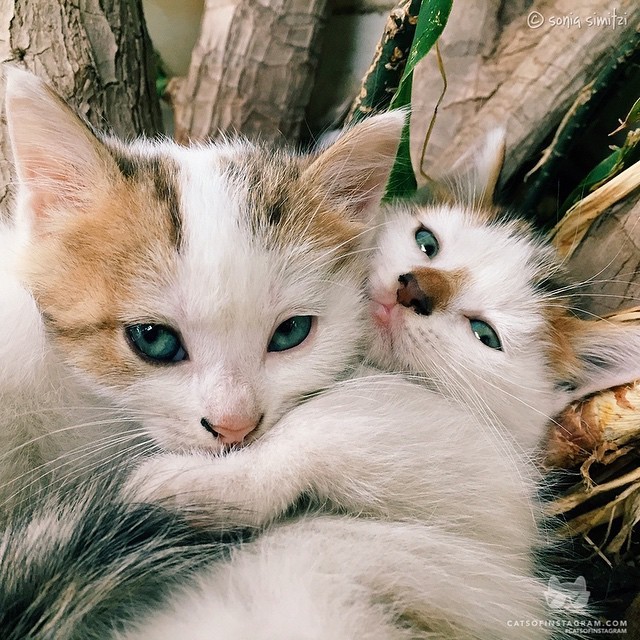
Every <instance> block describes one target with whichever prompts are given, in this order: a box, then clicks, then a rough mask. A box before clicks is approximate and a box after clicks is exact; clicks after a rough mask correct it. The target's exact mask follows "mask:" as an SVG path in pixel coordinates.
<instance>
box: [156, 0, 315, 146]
mask: <svg viewBox="0 0 640 640" xmlns="http://www.w3.org/2000/svg"><path fill="white" fill-rule="evenodd" d="M326 4H327V3H326V0H236V1H233V0H231V1H230V2H228V3H225V4H224V5H223V6H221V3H220V2H216V1H215V0H209V1H208V2H207V4H206V6H205V11H204V15H203V19H202V27H201V32H200V38H199V40H198V42H197V44H196V46H195V48H194V50H193V54H192V58H191V65H190V68H189V73H188V75H187V77H186V78H185V79H174V80H173V81H172V82H171V83H170V86H169V90H168V91H169V95H170V97H171V100H172V103H173V106H174V115H175V137H176V139H177V140H178V141H180V142H187V141H189V140H203V139H207V138H211V137H215V136H217V135H218V133H219V132H220V131H239V132H241V133H243V134H245V135H247V136H250V137H255V136H258V137H260V138H261V139H263V140H278V139H281V138H284V139H285V140H296V139H297V137H298V135H299V132H300V125H301V123H302V120H303V118H304V110H305V108H306V106H307V102H308V100H309V96H310V94H311V89H312V87H313V79H314V76H315V69H316V63H317V60H318V55H319V47H320V39H319V36H320V32H321V27H322V25H323V23H324V19H325V13H326Z"/></svg>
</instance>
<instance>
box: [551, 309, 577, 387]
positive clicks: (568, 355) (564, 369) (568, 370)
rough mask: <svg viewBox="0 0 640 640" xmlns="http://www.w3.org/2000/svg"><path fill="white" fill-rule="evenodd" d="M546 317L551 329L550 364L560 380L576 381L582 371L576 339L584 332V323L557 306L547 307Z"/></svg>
mask: <svg viewBox="0 0 640 640" xmlns="http://www.w3.org/2000/svg"><path fill="white" fill-rule="evenodd" d="M544 315H545V317H546V320H547V322H548V326H549V327H550V332H549V336H548V337H549V341H550V349H549V363H550V365H551V367H552V368H553V370H554V371H555V372H556V373H557V375H558V379H559V380H566V381H571V380H574V379H575V377H576V375H577V373H578V372H579V370H580V363H579V360H578V356H577V355H576V351H575V347H574V344H575V337H576V336H577V335H578V334H579V333H580V332H581V331H582V325H583V321H582V320H579V319H578V318H575V317H573V316H571V315H569V313H568V312H567V311H566V309H561V308H558V307H557V306H553V307H550V306H549V307H546V309H544Z"/></svg>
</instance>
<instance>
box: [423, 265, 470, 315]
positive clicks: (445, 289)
mask: <svg viewBox="0 0 640 640" xmlns="http://www.w3.org/2000/svg"><path fill="white" fill-rule="evenodd" d="M412 273H413V275H414V276H415V278H416V281H417V282H418V285H419V287H420V289H421V290H422V291H423V292H424V293H425V294H426V295H427V296H428V297H429V298H430V299H431V300H432V303H433V309H434V310H435V309H437V310H442V309H444V308H445V307H446V306H447V304H449V302H450V301H451V300H452V298H454V297H455V296H456V295H457V293H458V292H459V291H460V287H461V286H462V283H463V282H464V281H465V278H468V272H467V270H466V269H456V270H455V271H442V270H440V269H432V268H431V267H421V268H418V269H415V270H414V271H412Z"/></svg>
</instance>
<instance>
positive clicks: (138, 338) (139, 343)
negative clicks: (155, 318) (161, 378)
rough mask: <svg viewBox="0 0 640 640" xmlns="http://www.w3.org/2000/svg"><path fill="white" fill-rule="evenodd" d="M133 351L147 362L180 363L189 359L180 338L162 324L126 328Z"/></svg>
mask: <svg viewBox="0 0 640 640" xmlns="http://www.w3.org/2000/svg"><path fill="white" fill-rule="evenodd" d="M126 332H127V336H128V338H129V341H130V342H131V345H132V347H133V349H134V350H135V351H136V352H137V354H138V355H139V356H141V357H142V358H144V359H145V360H153V361H154V362H163V363H167V362H169V363H171V362H180V361H181V360H186V359H187V352H186V351H185V349H184V347H183V346H182V343H181V342H180V338H179V337H178V335H177V333H176V332H175V331H174V330H173V329H171V328H170V327H165V326H164V325H162V324H134V325H131V326H130V327H127V328H126Z"/></svg>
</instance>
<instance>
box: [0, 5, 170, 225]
mask: <svg viewBox="0 0 640 640" xmlns="http://www.w3.org/2000/svg"><path fill="white" fill-rule="evenodd" d="M0 60H1V61H3V62H11V63H15V64H19V65H20V66H23V67H25V68H26V69H28V70H29V71H32V72H33V73H35V74H37V75H38V76H40V77H41V78H43V79H44V80H45V81H47V82H48V83H49V84H50V85H51V86H52V87H53V88H54V89H56V91H58V93H60V95H62V97H63V98H65V99H66V100H67V101H68V102H69V103H70V104H72V105H73V106H74V107H75V108H76V109H77V110H78V111H79V112H80V113H81V114H83V115H84V116H85V117H86V118H87V119H88V120H89V121H90V122H91V123H92V124H93V125H94V126H96V127H97V128H98V129H101V130H104V129H105V128H107V127H109V128H110V130H111V131H113V133H115V134H117V135H119V136H124V137H129V138H131V137H133V136H136V135H140V134H146V135H155V134H156V133H158V132H160V131H161V130H162V121H161V116H160V105H159V101H158V97H157V95H156V92H155V72H154V68H155V61H154V54H153V48H152V46H151V42H150V40H149V37H148V34H147V31H146V27H145V23H144V17H143V13H142V4H141V2H140V0H79V2H71V0H62V1H60V0H11V1H7V0H5V1H4V2H3V3H2V5H0ZM3 96H4V80H3V81H2V84H1V85H0V100H2V98H3ZM3 109H4V107H3ZM2 121H3V122H4V118H3V119H2ZM11 181H12V169H11V163H10V149H9V141H8V140H7V133H6V129H5V126H4V124H3V125H2V126H1V127H0V216H1V215H7V214H8V212H9V211H10V208H11V199H12V198H11V193H10V191H11V189H10V186H9V185H10V183H11Z"/></svg>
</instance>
